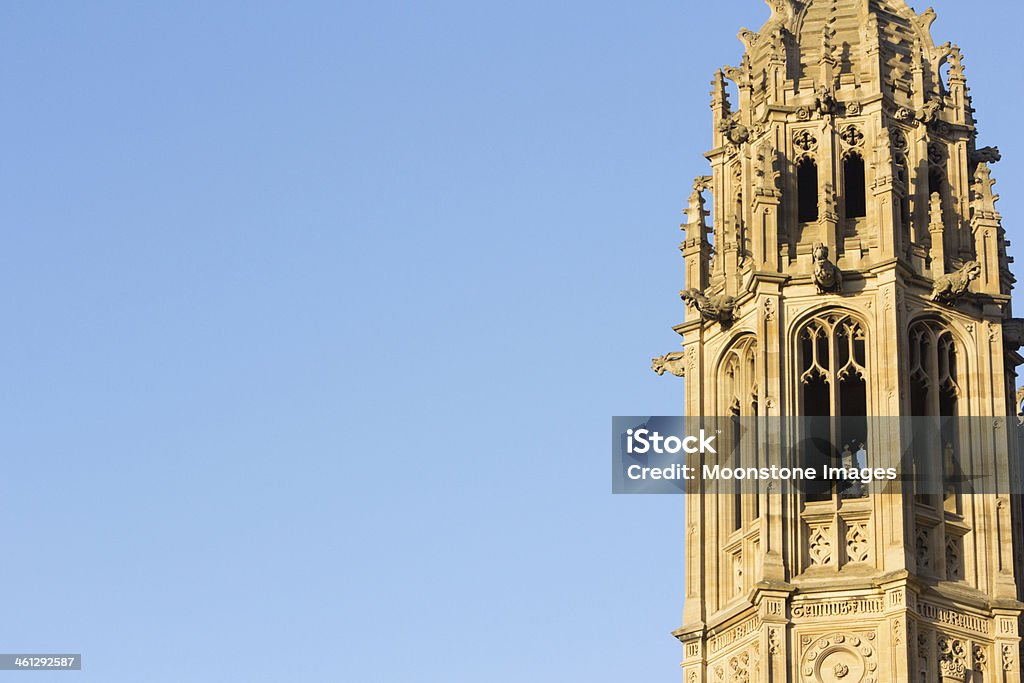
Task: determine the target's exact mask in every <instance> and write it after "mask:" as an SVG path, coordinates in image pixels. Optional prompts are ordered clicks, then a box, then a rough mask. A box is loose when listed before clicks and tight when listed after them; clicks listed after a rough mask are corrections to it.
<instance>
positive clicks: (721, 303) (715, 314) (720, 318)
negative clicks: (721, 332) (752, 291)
mask: <svg viewBox="0 0 1024 683" xmlns="http://www.w3.org/2000/svg"><path fill="white" fill-rule="evenodd" d="M679 297H680V298H681V299H682V300H683V301H685V302H686V303H687V304H688V305H690V306H693V307H694V308H696V309H697V310H698V311H700V317H701V318H703V319H704V320H707V321H708V322H717V323H721V324H722V325H724V326H728V325H730V324H732V321H733V315H734V313H735V309H736V299H734V298H733V297H731V296H728V295H725V294H718V295H713V296H710V297H709V296H705V295H704V294H703V292H700V291H699V290H696V289H684V290H683V291H681V292H679Z"/></svg>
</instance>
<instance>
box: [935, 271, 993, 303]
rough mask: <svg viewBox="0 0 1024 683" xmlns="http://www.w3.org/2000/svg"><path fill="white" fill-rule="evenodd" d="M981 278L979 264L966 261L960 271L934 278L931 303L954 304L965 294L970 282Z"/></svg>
mask: <svg viewBox="0 0 1024 683" xmlns="http://www.w3.org/2000/svg"><path fill="white" fill-rule="evenodd" d="M980 276H981V264H980V263H978V262H977V261H968V262H967V263H965V264H964V265H963V267H962V268H960V270H958V271H956V272H955V273H950V274H949V275H943V276H941V277H939V278H936V280H935V285H934V286H933V287H932V296H931V299H932V301H937V302H938V303H940V304H947V305H948V304H955V303H956V302H957V301H958V300H959V299H960V297H962V296H963V295H964V294H966V293H967V290H968V289H969V288H970V286H971V282H972V281H974V280H977V279H978V278H979V277H980Z"/></svg>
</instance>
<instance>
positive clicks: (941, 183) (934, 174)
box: [928, 166, 946, 195]
mask: <svg viewBox="0 0 1024 683" xmlns="http://www.w3.org/2000/svg"><path fill="white" fill-rule="evenodd" d="M945 186H946V169H944V168H942V167H939V166H932V167H931V168H929V169H928V193H929V194H935V193H936V192H938V193H939V194H940V195H941V194H942V191H943V189H944V188H945Z"/></svg>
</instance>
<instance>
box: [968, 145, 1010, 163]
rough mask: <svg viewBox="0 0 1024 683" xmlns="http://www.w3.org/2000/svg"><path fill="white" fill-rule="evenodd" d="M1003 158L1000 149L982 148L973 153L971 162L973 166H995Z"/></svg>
mask: <svg viewBox="0 0 1024 683" xmlns="http://www.w3.org/2000/svg"><path fill="white" fill-rule="evenodd" d="M1002 158H1003V155H1002V153H1000V151H999V148H998V147H982V148H980V149H976V150H974V151H973V152H971V155H970V161H971V163H972V164H980V163H982V162H985V163H986V164H994V163H997V162H998V161H1000V160H1001V159H1002Z"/></svg>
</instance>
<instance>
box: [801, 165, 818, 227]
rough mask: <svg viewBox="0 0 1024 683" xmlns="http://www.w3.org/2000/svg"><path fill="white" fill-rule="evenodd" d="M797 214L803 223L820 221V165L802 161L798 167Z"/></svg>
mask: <svg viewBox="0 0 1024 683" xmlns="http://www.w3.org/2000/svg"><path fill="white" fill-rule="evenodd" d="M796 185H797V189H796V192H797V213H798V214H799V217H798V220H799V221H800V222H801V223H811V222H814V221H816V220H818V165H817V164H815V163H814V161H813V160H812V159H801V160H800V163H799V164H797V167H796Z"/></svg>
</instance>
